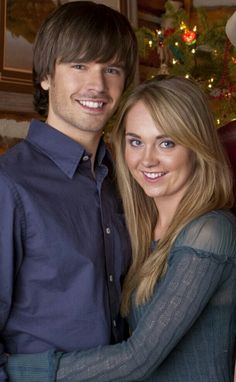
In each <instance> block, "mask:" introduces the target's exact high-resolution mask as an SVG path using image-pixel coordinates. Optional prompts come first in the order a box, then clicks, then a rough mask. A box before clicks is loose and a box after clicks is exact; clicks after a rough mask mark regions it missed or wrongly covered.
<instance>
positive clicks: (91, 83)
mask: <svg viewBox="0 0 236 382" xmlns="http://www.w3.org/2000/svg"><path fill="white" fill-rule="evenodd" d="M87 85H88V90H95V91H96V92H99V93H100V92H103V91H104V90H105V89H106V79H105V73H104V72H103V71H102V70H94V71H91V72H90V73H89V78H88V84H87Z"/></svg>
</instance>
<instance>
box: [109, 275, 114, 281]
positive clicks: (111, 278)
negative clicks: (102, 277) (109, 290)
mask: <svg viewBox="0 0 236 382" xmlns="http://www.w3.org/2000/svg"><path fill="white" fill-rule="evenodd" d="M109 281H110V282H111V283H112V282H113V276H112V275H109Z"/></svg>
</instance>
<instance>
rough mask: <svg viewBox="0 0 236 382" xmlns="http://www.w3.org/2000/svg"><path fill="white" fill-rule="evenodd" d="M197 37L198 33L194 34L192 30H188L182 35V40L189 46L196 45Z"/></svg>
mask: <svg viewBox="0 0 236 382" xmlns="http://www.w3.org/2000/svg"><path fill="white" fill-rule="evenodd" d="M196 37H197V34H196V32H194V31H190V30H186V31H185V32H184V33H183V34H182V40H183V42H185V44H187V45H192V44H195V42H196Z"/></svg>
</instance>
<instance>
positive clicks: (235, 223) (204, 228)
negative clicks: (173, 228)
mask: <svg viewBox="0 0 236 382" xmlns="http://www.w3.org/2000/svg"><path fill="white" fill-rule="evenodd" d="M179 246H189V247H192V248H194V249H197V250H200V251H204V252H208V253H213V254H215V255H220V256H222V255H224V256H226V257H227V258H229V257H236V217H235V216H234V215H233V214H232V213H231V212H229V211H227V210H213V211H210V212H208V213H206V214H204V215H202V216H199V217H197V218H196V219H194V220H192V221H191V222H190V223H189V224H187V226H186V227H185V228H184V229H183V230H182V231H181V232H180V234H179V235H178V237H177V239H176V242H175V247H179Z"/></svg>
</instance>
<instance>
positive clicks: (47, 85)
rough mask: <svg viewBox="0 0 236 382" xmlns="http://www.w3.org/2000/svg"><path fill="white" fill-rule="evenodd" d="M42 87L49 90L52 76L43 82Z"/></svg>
mask: <svg viewBox="0 0 236 382" xmlns="http://www.w3.org/2000/svg"><path fill="white" fill-rule="evenodd" d="M41 87H42V88H43V90H49V88H50V76H47V77H46V78H45V79H44V80H42V81H41Z"/></svg>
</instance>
